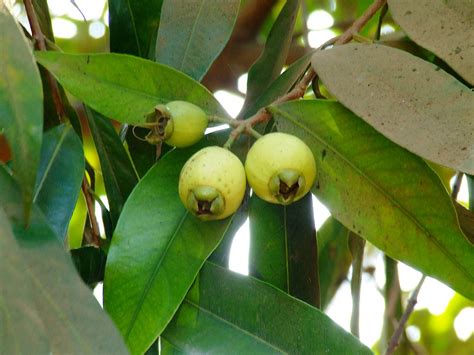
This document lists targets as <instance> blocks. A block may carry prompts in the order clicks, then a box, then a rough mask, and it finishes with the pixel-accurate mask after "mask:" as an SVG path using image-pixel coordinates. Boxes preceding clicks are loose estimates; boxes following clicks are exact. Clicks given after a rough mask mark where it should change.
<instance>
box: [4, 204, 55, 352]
mask: <svg viewBox="0 0 474 355" xmlns="http://www.w3.org/2000/svg"><path fill="white" fill-rule="evenodd" d="M29 281H31V280H29V278H28V274H25V260H24V255H23V254H22V252H21V249H20V247H19V246H18V244H17V242H16V240H15V237H14V236H13V231H12V226H11V225H10V222H9V221H8V218H7V216H6V214H5V212H4V211H3V209H2V208H1V207H0V304H1V305H2V306H1V307H0V319H2V323H1V326H0V330H1V331H0V353H2V354H14V353H21V354H32V353H47V352H48V350H49V349H48V339H47V335H46V331H45V329H44V325H43V324H42V321H41V319H40V318H39V317H38V315H37V314H36V310H35V304H34V298H33V296H34V294H35V289H34V287H33V285H32V283H31V282H29ZM13 286H14V287H13Z"/></svg>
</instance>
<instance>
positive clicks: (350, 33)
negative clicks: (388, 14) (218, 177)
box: [225, 0, 386, 148]
mask: <svg viewBox="0 0 474 355" xmlns="http://www.w3.org/2000/svg"><path fill="white" fill-rule="evenodd" d="M385 3H386V0H375V1H374V2H373V3H372V5H370V6H369V7H368V8H367V10H366V11H365V12H364V13H363V14H362V16H361V17H359V18H358V19H357V20H356V21H354V23H353V24H352V25H351V26H350V27H349V28H348V29H347V30H346V31H345V32H344V33H343V34H342V35H341V36H337V37H334V38H332V39H330V40H329V41H327V42H326V43H324V44H323V45H322V46H321V47H319V50H322V49H324V48H326V47H328V46H330V45H342V44H346V43H348V42H350V41H351V40H352V38H353V37H354V34H355V33H358V32H359V31H360V30H361V29H362V27H364V26H365V25H366V24H367V22H368V21H369V20H370V19H371V18H372V17H373V16H374V15H375V14H376V13H377V11H378V10H379V9H380V8H381V7H383V6H384V5H385ZM315 77H316V72H315V71H314V69H313V68H310V69H309V70H308V72H307V73H306V75H305V76H304V77H303V78H302V79H301V81H300V82H299V83H298V84H297V85H296V86H295V87H294V88H293V89H292V90H291V91H290V92H288V93H287V94H285V95H283V96H281V97H279V98H278V99H276V100H275V101H274V102H273V103H272V104H271V105H276V104H279V103H283V102H287V101H291V100H296V99H299V98H301V97H303V96H304V94H305V93H306V89H307V88H308V85H309V84H310V83H311V82H312V81H313V79H314V78H315ZM271 117H272V116H271V114H270V113H269V112H268V111H267V110H266V108H262V109H260V110H259V111H258V112H257V113H256V114H255V115H253V116H252V117H249V118H248V119H246V120H243V121H240V124H241V125H244V126H245V127H243V128H241V127H240V126H238V127H236V128H235V129H234V130H233V131H232V132H231V133H230V136H229V140H228V141H227V142H226V144H225V146H226V147H227V148H230V146H231V145H232V142H234V141H235V140H236V139H237V138H238V137H239V136H240V134H242V133H243V132H248V131H249V129H248V127H249V128H252V127H253V126H255V125H256V124H258V123H262V122H266V121H268V120H269V119H270V118H271Z"/></svg>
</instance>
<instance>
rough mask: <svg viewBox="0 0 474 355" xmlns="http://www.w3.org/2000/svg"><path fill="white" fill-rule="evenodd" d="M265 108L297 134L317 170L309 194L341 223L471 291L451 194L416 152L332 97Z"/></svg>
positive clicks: (466, 249) (473, 254)
mask: <svg viewBox="0 0 474 355" xmlns="http://www.w3.org/2000/svg"><path fill="white" fill-rule="evenodd" d="M270 111H271V112H272V113H273V114H274V115H275V116H276V120H277V125H278V129H279V130H281V131H284V132H288V133H291V134H294V135H296V136H298V137H300V138H301V139H303V140H304V141H305V142H306V143H307V144H308V146H309V147H310V148H311V150H312V151H313V154H314V157H315V159H316V164H317V167H318V176H317V181H316V183H315V185H314V186H313V188H312V191H313V193H314V194H316V195H317V196H318V198H319V199H320V200H321V201H322V202H323V203H324V204H325V205H326V206H327V207H328V208H329V209H330V210H331V213H332V214H333V216H334V217H335V218H337V219H338V220H339V221H340V222H341V223H343V224H344V225H345V226H346V227H347V228H349V229H350V230H352V231H354V232H355V233H357V234H358V235H360V236H361V237H363V238H364V239H367V240H368V241H369V242H371V243H372V244H374V245H375V246H377V247H378V248H379V249H381V250H383V251H384V252H386V253H387V254H388V255H389V256H391V257H392V258H395V259H398V260H401V261H403V262H405V263H407V264H409V265H411V266H413V267H414V268H416V269H418V270H420V271H422V272H423V273H426V274H427V275H430V276H432V277H435V278H437V279H439V280H441V281H443V282H445V283H446V284H448V285H449V286H451V287H452V288H453V289H455V290H456V291H458V292H459V293H461V294H463V295H464V296H466V297H469V298H471V299H474V247H473V246H472V245H471V244H470V243H469V242H468V241H467V239H466V237H465V236H464V235H463V233H462V232H461V230H460V228H459V224H458V220H457V216H456V212H455V210H454V207H453V204H452V202H451V199H450V197H449V195H448V193H447V191H446V190H445V188H444V186H443V184H442V183H441V181H440V179H439V177H438V176H437V175H436V173H435V172H434V171H433V170H431V169H430V168H429V167H428V165H427V164H426V163H425V162H424V161H423V160H422V159H421V158H419V157H417V156H415V155H413V154H411V153H409V152H407V151H406V150H404V149H402V148H400V147H399V146H397V145H396V144H394V143H392V142H390V141H389V140H388V139H386V138H385V137H383V136H382V135H381V134H379V133H377V131H375V130H374V129H373V128H371V127H370V126H369V125H367V124H366V123H364V122H363V121H362V120H361V119H359V118H358V117H357V116H355V115H354V114H353V113H351V112H350V111H349V110H347V109H345V108H344V107H343V106H342V105H341V104H339V103H337V102H332V101H317V100H310V101H297V102H292V103H287V104H284V105H281V106H277V107H271V108H270Z"/></svg>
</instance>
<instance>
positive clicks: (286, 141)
mask: <svg viewBox="0 0 474 355" xmlns="http://www.w3.org/2000/svg"><path fill="white" fill-rule="evenodd" d="M245 172H246V174H247V180H248V182H249V185H250V187H252V189H253V191H254V192H255V193H256V194H257V196H258V197H260V198H261V199H263V200H265V201H267V202H271V203H279V204H282V205H288V204H290V203H292V202H294V201H297V200H299V199H300V198H302V197H303V196H304V195H306V193H307V192H308V191H309V190H310V188H311V186H312V185H313V183H314V180H315V178H316V162H315V161H314V157H313V154H312V153H311V150H310V149H309V147H308V146H307V145H306V144H305V143H304V142H303V141H302V140H301V139H299V138H297V137H295V136H292V135H289V134H286V133H270V134H266V135H264V136H263V137H262V138H259V139H258V140H257V141H256V142H255V143H254V145H253V146H252V147H251V148H250V150H249V152H248V155H247V160H246V161H245Z"/></svg>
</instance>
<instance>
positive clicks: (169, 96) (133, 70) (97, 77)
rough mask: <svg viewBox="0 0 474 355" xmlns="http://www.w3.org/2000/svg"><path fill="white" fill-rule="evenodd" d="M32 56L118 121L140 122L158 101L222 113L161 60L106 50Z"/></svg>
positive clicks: (207, 94) (204, 93)
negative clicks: (191, 104) (105, 52)
mask: <svg viewBox="0 0 474 355" xmlns="http://www.w3.org/2000/svg"><path fill="white" fill-rule="evenodd" d="M36 58H37V60H38V62H39V63H40V64H41V65H43V66H45V67H46V69H48V70H49V71H50V72H52V73H53V75H54V76H55V77H56V78H57V79H58V80H59V82H60V83H61V84H62V85H63V86H64V88H65V89H66V90H68V91H69V92H70V93H71V94H73V95H74V96H76V97H77V98H78V99H79V100H82V101H83V102H84V103H85V104H87V105H89V106H90V107H91V108H93V109H94V110H96V111H98V112H100V113H101V114H102V115H104V116H106V117H110V118H113V119H115V120H117V121H120V122H123V123H143V122H145V115H146V114H148V113H150V112H151V111H153V109H154V107H155V106H156V105H157V104H164V103H168V102H170V101H173V100H185V101H189V102H192V103H194V104H196V105H198V106H200V107H201V108H202V109H203V110H204V111H205V112H206V113H208V114H212V115H219V116H227V114H226V113H225V111H224V110H223V108H222V107H221V106H220V104H219V102H218V101H217V100H216V99H215V98H214V96H213V95H212V94H211V93H210V92H209V91H208V90H207V89H206V88H205V87H204V86H202V85H201V84H199V83H198V82H196V81H194V80H193V79H191V78H190V77H188V76H187V75H185V74H183V73H180V72H178V71H177V70H175V69H172V68H170V67H168V66H165V65H162V64H158V63H154V62H151V61H148V60H145V59H141V58H137V57H133V56H129V55H125V54H109V53H108V54H65V53H59V52H36ZM91 88H94V90H91Z"/></svg>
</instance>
